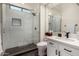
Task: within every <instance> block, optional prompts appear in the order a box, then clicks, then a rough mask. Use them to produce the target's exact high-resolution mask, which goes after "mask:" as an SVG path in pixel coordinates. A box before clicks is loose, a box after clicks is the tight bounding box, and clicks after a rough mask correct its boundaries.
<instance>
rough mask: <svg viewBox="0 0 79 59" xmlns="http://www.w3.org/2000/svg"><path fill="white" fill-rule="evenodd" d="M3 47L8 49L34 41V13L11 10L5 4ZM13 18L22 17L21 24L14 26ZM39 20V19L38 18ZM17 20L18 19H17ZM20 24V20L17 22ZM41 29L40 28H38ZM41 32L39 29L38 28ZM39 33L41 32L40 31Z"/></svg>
mask: <svg viewBox="0 0 79 59" xmlns="http://www.w3.org/2000/svg"><path fill="white" fill-rule="evenodd" d="M3 12H4V13H3V31H4V32H3V48H4V50H5V49H8V48H12V47H17V46H23V45H27V44H31V43H33V42H34V36H33V35H34V34H35V33H34V32H33V31H34V27H35V26H34V23H33V22H34V16H33V14H32V13H27V12H22V11H16V10H11V9H10V8H9V5H6V4H4V5H3ZM12 18H15V19H20V20H21V26H16V25H15V26H12ZM38 20H39V19H38ZM15 22H16V20H15ZM16 23H18V24H20V22H18V21H17V22H16ZM38 29H39V28H38ZM38 32H39V30H38ZM38 34H39V33H38Z"/></svg>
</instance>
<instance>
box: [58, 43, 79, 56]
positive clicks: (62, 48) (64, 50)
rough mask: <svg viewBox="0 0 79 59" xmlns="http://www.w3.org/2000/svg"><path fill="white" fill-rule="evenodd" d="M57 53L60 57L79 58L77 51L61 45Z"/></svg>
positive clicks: (78, 51)
mask: <svg viewBox="0 0 79 59" xmlns="http://www.w3.org/2000/svg"><path fill="white" fill-rule="evenodd" d="M59 51H60V55H61V56H66V55H67V56H68V55H69V56H79V50H78V49H75V48H72V47H70V46H66V45H63V44H60V45H59Z"/></svg>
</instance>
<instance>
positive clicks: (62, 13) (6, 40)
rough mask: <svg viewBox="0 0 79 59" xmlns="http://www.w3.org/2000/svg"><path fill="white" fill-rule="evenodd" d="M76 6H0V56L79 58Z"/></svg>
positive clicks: (78, 7) (77, 13) (23, 4)
mask: <svg viewBox="0 0 79 59" xmlns="http://www.w3.org/2000/svg"><path fill="white" fill-rule="evenodd" d="M78 17H79V3H2V4H0V55H1V56H79V53H78V52H79V43H78V42H79V40H78V39H79V18H78Z"/></svg>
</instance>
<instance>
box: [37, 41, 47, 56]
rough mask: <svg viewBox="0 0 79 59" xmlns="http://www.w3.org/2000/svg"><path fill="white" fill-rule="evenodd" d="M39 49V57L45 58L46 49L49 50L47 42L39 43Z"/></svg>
mask: <svg viewBox="0 0 79 59" xmlns="http://www.w3.org/2000/svg"><path fill="white" fill-rule="evenodd" d="M37 48H38V55H39V56H45V55H46V51H47V50H46V49H47V42H45V41H43V42H39V43H37Z"/></svg>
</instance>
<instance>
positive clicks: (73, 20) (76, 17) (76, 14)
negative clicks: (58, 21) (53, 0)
mask: <svg viewBox="0 0 79 59" xmlns="http://www.w3.org/2000/svg"><path fill="white" fill-rule="evenodd" d="M75 24H78V28H77V29H78V31H79V6H77V5H76V4H74V3H73V4H72V3H70V4H63V5H62V28H61V29H62V31H68V30H69V31H71V32H73V31H74V29H73V28H74V25H75ZM64 25H67V27H68V28H66V27H64Z"/></svg>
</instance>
